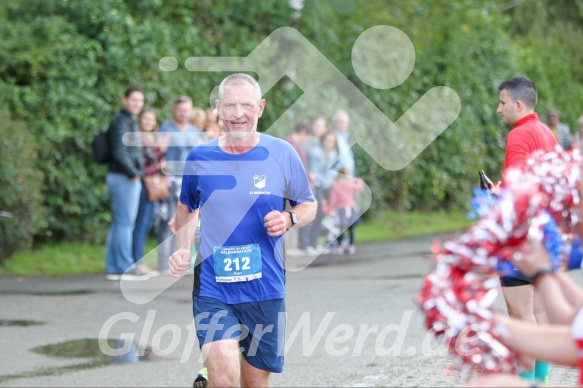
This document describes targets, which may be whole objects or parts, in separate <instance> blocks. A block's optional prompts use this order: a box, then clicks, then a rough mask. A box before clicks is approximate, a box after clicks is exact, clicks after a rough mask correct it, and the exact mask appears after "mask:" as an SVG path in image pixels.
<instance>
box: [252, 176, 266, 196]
mask: <svg viewBox="0 0 583 388" xmlns="http://www.w3.org/2000/svg"><path fill="white" fill-rule="evenodd" d="M266 185H267V177H266V176H265V175H254V176H253V186H255V187H257V188H258V189H259V190H260V191H250V192H249V194H267V195H269V194H271V192H269V191H261V189H264V188H265V186H266Z"/></svg>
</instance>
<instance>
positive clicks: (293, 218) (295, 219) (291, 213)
mask: <svg viewBox="0 0 583 388" xmlns="http://www.w3.org/2000/svg"><path fill="white" fill-rule="evenodd" d="M288 213H289V214H290V215H291V220H292V224H294V225H295V224H297V223H298V216H297V215H296V213H294V212H288Z"/></svg>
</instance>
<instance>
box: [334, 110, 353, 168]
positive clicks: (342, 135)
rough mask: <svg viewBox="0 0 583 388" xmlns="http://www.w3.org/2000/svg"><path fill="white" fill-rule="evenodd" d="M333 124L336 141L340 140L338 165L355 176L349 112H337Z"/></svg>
mask: <svg viewBox="0 0 583 388" xmlns="http://www.w3.org/2000/svg"><path fill="white" fill-rule="evenodd" d="M332 124H333V126H334V129H333V131H334V134H335V135H336V141H337V142H338V153H339V155H338V167H344V168H345V169H346V170H348V173H349V174H350V175H351V176H354V171H355V170H354V168H355V164H354V153H353V152H352V139H351V138H350V133H349V132H348V127H349V126H350V117H349V116H348V113H346V112H345V111H343V110H339V111H338V112H336V113H335V114H334V117H333V119H332Z"/></svg>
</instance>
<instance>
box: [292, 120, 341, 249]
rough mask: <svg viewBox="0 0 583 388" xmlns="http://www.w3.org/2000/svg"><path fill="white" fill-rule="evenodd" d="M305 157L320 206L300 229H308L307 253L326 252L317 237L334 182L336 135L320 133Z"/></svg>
mask: <svg viewBox="0 0 583 388" xmlns="http://www.w3.org/2000/svg"><path fill="white" fill-rule="evenodd" d="M323 129H325V128H323ZM315 133H320V131H319V130H316V131H315ZM307 158H308V169H309V170H310V171H311V173H310V175H311V177H312V179H311V184H312V191H313V192H314V196H315V197H316V201H318V203H319V204H320V206H318V212H317V213H316V218H315V219H314V221H313V222H312V223H310V224H308V225H306V226H304V227H303V228H302V229H300V230H304V229H307V230H308V233H307V234H308V235H309V243H308V248H307V251H308V253H310V254H318V253H326V249H324V248H323V247H320V244H319V243H318V239H319V238H320V235H321V234H322V220H323V218H324V207H325V206H327V202H328V197H329V194H330V187H331V186H332V183H334V178H335V176H336V161H337V160H338V147H337V144H336V135H334V133H333V132H324V133H322V134H321V135H320V137H319V138H318V143H317V144H315V145H313V146H310V148H309V149H308V152H307Z"/></svg>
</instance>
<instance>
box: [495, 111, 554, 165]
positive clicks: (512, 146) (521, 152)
mask: <svg viewBox="0 0 583 388" xmlns="http://www.w3.org/2000/svg"><path fill="white" fill-rule="evenodd" d="M556 145H557V139H556V138H555V136H554V135H553V133H552V132H551V130H550V129H549V128H548V127H547V126H546V125H544V124H543V123H541V122H540V120H539V119H538V115H537V114H536V113H531V114H529V115H527V116H524V117H523V118H522V119H520V120H518V121H517V122H516V124H515V125H514V128H512V130H511V131H510V133H509V134H508V137H507V138H506V156H505V158H504V171H503V173H502V175H503V176H504V175H505V173H506V170H507V169H509V168H522V167H524V166H526V160H527V159H528V157H529V156H530V154H532V153H533V152H534V151H537V150H544V151H545V152H550V151H554V150H555V146H556Z"/></svg>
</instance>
